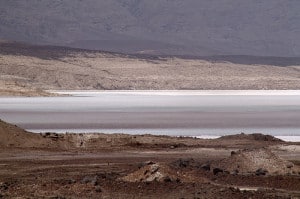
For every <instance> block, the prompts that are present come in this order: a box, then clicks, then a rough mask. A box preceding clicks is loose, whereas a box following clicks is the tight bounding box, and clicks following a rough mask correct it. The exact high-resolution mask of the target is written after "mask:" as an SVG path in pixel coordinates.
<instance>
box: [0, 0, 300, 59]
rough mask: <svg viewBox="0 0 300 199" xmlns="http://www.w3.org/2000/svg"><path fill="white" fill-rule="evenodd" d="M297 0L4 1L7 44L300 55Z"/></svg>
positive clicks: (0, 32) (0, 6)
mask: <svg viewBox="0 0 300 199" xmlns="http://www.w3.org/2000/svg"><path fill="white" fill-rule="evenodd" d="M299 9H300V1H297V0H264V1H262V0H249V1H236V0H201V1H199V0H185V1H182V0H154V1H149V0H110V1H104V0H102V1H99V0H85V1H82V0H63V1H50V0H45V1H40V0H16V1H0V27H1V29H0V39H6V40H17V41H26V42H29V43H43V44H51V45H53V44H54V45H64V46H73V47H80V48H88V49H100V50H108V51H117V52H125V53H146V54H169V55H170V54H173V55H175V54H176V55H178V54H179V55H182V54H185V55H217V54H227V55H228V54H232V55H234V54H235V55H236V54H238V55H241V54H243V55H259V56H290V57H291V56H294V57H295V56H296V57H297V56H300V37H299V35H300V12H299Z"/></svg>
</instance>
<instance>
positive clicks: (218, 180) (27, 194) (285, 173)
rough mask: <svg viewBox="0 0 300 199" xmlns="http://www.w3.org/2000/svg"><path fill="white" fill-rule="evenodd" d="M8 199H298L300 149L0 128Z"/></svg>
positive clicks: (258, 141)
mask: <svg viewBox="0 0 300 199" xmlns="http://www.w3.org/2000/svg"><path fill="white" fill-rule="evenodd" d="M0 148H1V150H0V168H1V169H0V197H1V198H20V197H21V198H299V197H300V189H299V187H300V173H299V172H300V170H299V166H300V143H287V142H283V141H281V140H278V139H276V138H274V137H272V136H267V135H262V134H252V135H245V134H240V135H234V136H227V137H221V138H219V139H214V140H205V139H195V138H185V137H177V138H176V137H168V136H152V135H134V136H133V135H123V134H114V135H108V134H56V133H44V134H33V133H29V132H26V131H24V130H23V129H20V128H18V127H17V126H14V125H11V124H7V123H5V122H3V121H1V122H0Z"/></svg>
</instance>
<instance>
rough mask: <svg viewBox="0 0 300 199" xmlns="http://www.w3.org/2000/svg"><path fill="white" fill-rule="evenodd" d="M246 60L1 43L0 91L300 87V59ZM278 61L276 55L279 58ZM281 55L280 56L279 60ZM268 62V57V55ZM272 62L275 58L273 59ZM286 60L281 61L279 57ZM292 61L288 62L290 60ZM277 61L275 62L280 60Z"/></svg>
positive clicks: (8, 93)
mask: <svg viewBox="0 0 300 199" xmlns="http://www.w3.org/2000/svg"><path fill="white" fill-rule="evenodd" d="M260 59H262V58H255V57H253V60H254V61H255V60H256V61H258V63H256V64H246V63H247V62H246V63H242V62H241V64H240V63H239V62H240V61H243V60H245V59H242V60H240V61H239V60H238V59H237V60H229V61H226V59H223V60H224V61H222V59H220V60H217V59H215V60H214V59H208V58H200V59H199V58H197V59H196V58H195V59H192V58H190V59H187V58H185V59H183V58H176V57H154V56H146V55H145V56H134V55H132V56H130V55H124V54H113V53H107V52H100V51H87V50H79V49H71V48H62V47H53V46H31V45H27V44H20V43H10V42H2V43H0V93H1V94H2V95H30V96H32V95H45V93H44V92H43V90H45V89H96V90H111V89H118V90H124V89H125V90H133V89H141V90H143V89H150V90H152V89H171V90H172V89H192V90H193V89H200V90H201V89H299V88H300V65H299V63H298V60H297V59H295V60H294V61H293V59H291V60H292V62H289V59H286V58H283V62H284V63H286V66H283V65H284V64H283V65H282V64H280V62H278V60H277V62H278V64H277V66H274V65H270V63H263V62H261V63H262V64H259V63H260ZM274 59H275V58H274ZM277 59H278V58H277ZM262 60H263V59H262ZM266 60H269V61H270V60H272V58H267V59H266ZM279 60H280V59H279ZM284 60H286V62H285V61H284ZM277 62H276V59H275V62H274V63H275V64H276V63H277Z"/></svg>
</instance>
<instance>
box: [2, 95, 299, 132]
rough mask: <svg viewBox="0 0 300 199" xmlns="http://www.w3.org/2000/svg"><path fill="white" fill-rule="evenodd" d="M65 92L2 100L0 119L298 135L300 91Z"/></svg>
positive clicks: (51, 126)
mask: <svg viewBox="0 0 300 199" xmlns="http://www.w3.org/2000/svg"><path fill="white" fill-rule="evenodd" d="M65 93H68V94H72V95H73V96H70V97H33V98H27V97H2V98H0V118H1V119H3V120H5V121H8V122H11V123H14V124H17V125H19V126H20V127H23V128H25V129H29V130H32V131H34V132H40V131H55V132H67V131H68V132H104V133H132V134H143V133H151V134H167V135H175V136H220V135H228V134H234V133H240V132H245V133H257V132H258V133H267V134H271V135H274V136H285V137H286V136H294V138H295V137H298V136H300V91H266V92H265V91H202V92H200V91H183V92H181V91H173V92H171V91H161V92H154V91H150V92H149V91H147V92H132V91H127V92H126V91H123V92H116V91H113V92H80V91H78V92H73V93H72V92H68V91H67V92H65ZM290 138H292V137H290Z"/></svg>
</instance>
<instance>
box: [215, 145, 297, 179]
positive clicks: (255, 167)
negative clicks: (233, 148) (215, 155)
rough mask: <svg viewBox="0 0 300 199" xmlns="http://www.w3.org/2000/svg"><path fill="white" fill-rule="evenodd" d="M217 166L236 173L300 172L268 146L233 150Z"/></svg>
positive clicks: (277, 173) (272, 173)
mask: <svg viewBox="0 0 300 199" xmlns="http://www.w3.org/2000/svg"><path fill="white" fill-rule="evenodd" d="M216 166H218V168H221V169H222V170H224V171H228V172H230V173H235V174H250V173H256V174H257V175H266V174H271V175H274V174H275V175H280V174H281V175H284V174H292V173H293V172H295V173H298V170H299V169H297V168H295V166H294V164H293V163H291V162H289V161H286V160H284V159H282V158H280V157H278V156H277V155H275V154H274V153H272V152H271V151H270V150H269V149H267V148H260V149H244V150H240V151H238V152H232V154H231V156H230V157H228V158H226V159H224V160H221V161H219V162H218V163H217V164H215V167H216ZM299 171H300V170H299Z"/></svg>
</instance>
